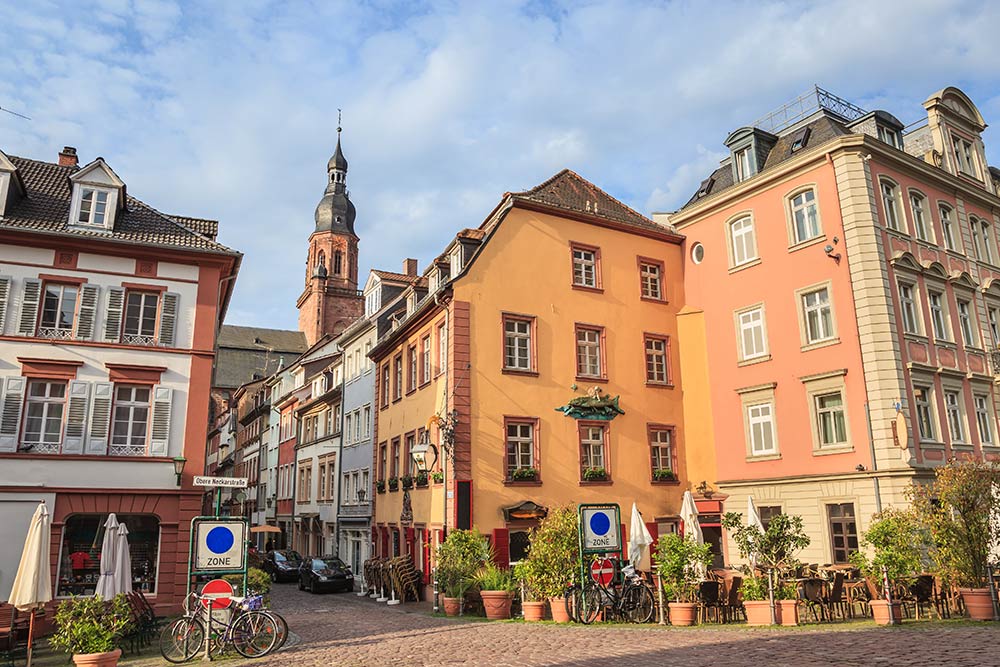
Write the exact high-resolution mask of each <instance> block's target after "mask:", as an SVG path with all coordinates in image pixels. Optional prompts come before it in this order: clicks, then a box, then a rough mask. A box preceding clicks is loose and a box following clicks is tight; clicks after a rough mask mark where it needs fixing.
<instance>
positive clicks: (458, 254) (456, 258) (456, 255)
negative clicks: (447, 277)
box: [451, 246, 462, 276]
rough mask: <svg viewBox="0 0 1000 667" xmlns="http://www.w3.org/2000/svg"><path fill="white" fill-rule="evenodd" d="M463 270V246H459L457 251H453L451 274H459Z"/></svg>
mask: <svg viewBox="0 0 1000 667" xmlns="http://www.w3.org/2000/svg"><path fill="white" fill-rule="evenodd" d="M461 270H462V247H461V246H458V247H457V248H455V251H454V252H453V253H451V275H453V276H457V275H458V273H459V272H460V271H461Z"/></svg>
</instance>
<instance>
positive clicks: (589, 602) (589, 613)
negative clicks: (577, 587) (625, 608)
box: [575, 583, 604, 625]
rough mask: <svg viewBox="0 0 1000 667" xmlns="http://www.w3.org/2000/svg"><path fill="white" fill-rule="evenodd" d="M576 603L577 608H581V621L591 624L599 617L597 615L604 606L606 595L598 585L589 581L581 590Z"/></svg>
mask: <svg viewBox="0 0 1000 667" xmlns="http://www.w3.org/2000/svg"><path fill="white" fill-rule="evenodd" d="M575 604H576V608H577V609H579V610H580V611H579V616H580V622H581V623H583V624H584V625H590V624H591V623H593V622H594V621H595V620H596V619H597V615H598V614H599V613H600V612H601V608H602V607H603V606H604V595H603V594H602V593H601V589H600V588H599V587H598V586H597V585H595V584H591V583H588V584H586V585H585V586H584V587H583V590H581V591H580V597H579V600H578V601H577V602H576V603H575Z"/></svg>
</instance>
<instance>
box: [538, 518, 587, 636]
mask: <svg viewBox="0 0 1000 667" xmlns="http://www.w3.org/2000/svg"><path fill="white" fill-rule="evenodd" d="M526 561H527V568H526V570H525V572H526V574H527V576H528V580H527V583H528V586H529V588H532V589H533V590H534V591H535V592H536V593H537V595H538V597H539V599H540V600H541V601H542V602H544V601H545V600H549V601H550V602H551V605H550V606H551V608H552V618H553V620H556V621H559V622H562V623H568V622H569V620H570V619H569V614H567V613H566V605H565V604H564V603H563V594H564V593H565V592H566V586H567V584H569V582H570V581H572V580H573V574H574V573H576V572H579V571H580V544H579V517H578V516H577V512H576V509H575V508H573V507H558V508H556V509H554V510H552V511H550V512H549V513H548V515H547V516H546V517H545V518H544V519H542V521H541V523H540V524H539V525H538V527H537V528H535V529H534V530H532V531H531V545H530V547H529V548H528V557H527V559H526Z"/></svg>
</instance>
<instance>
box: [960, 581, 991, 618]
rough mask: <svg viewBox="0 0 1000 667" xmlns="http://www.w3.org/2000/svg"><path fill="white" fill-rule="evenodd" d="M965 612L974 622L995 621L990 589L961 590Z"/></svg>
mask: <svg viewBox="0 0 1000 667" xmlns="http://www.w3.org/2000/svg"><path fill="white" fill-rule="evenodd" d="M958 592H959V593H961V595H962V602H964V603H965V610H966V611H967V612H969V618H971V619H972V620H973V621H992V620H993V601H992V600H991V599H990V589H988V588H959V589H958Z"/></svg>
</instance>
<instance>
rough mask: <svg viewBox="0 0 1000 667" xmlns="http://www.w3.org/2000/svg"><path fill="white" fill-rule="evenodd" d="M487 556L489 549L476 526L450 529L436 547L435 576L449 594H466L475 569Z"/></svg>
mask: <svg viewBox="0 0 1000 667" xmlns="http://www.w3.org/2000/svg"><path fill="white" fill-rule="evenodd" d="M489 558H490V549H489V546H488V545H487V543H486V538H485V537H483V536H482V535H481V534H480V533H479V531H478V530H476V529H475V528H473V529H472V530H453V531H451V532H450V533H448V537H447V539H445V541H444V544H442V545H441V546H439V547H438V553H437V576H438V581H439V582H440V583H441V585H442V587H443V588H444V590H445V594H446V595H447V596H448V597H450V598H460V597H464V596H465V592H466V591H467V590H469V588H470V587H471V586H472V583H473V581H472V579H473V577H474V576H475V574H476V572H477V571H478V570H479V569H480V568H481V567H482V566H483V564H484V563H485V562H486V561H488V560H489Z"/></svg>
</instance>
